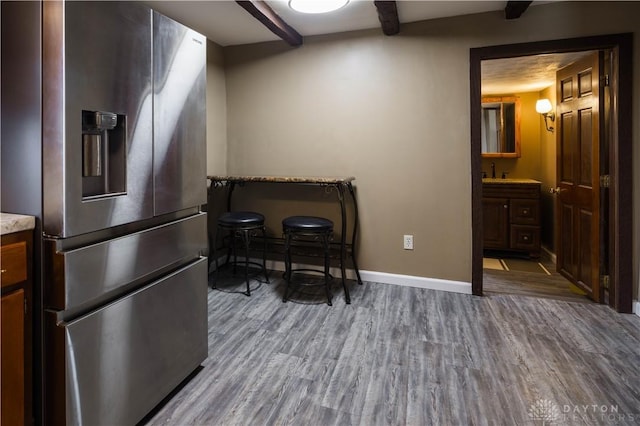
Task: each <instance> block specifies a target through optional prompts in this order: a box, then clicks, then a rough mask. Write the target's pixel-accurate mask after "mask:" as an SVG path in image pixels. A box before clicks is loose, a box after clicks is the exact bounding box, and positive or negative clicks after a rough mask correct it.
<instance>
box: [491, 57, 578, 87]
mask: <svg viewBox="0 0 640 426" xmlns="http://www.w3.org/2000/svg"><path fill="white" fill-rule="evenodd" d="M588 54H589V52H571V53H553V54H546V55H535V56H521V57H518V58H506V59H492V60H485V61H482V64H481V66H482V71H481V72H482V94H483V95H498V94H505V93H525V92H539V91H540V90H543V89H546V88H547V87H550V86H552V85H554V84H555V82H556V71H557V70H559V69H560V68H563V67H565V66H567V65H569V64H571V63H572V62H575V61H577V60H578V59H579V58H581V57H583V56H585V55H588Z"/></svg>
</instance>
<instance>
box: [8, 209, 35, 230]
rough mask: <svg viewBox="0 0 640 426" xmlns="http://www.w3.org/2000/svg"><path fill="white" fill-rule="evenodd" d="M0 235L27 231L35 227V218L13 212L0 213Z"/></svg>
mask: <svg viewBox="0 0 640 426" xmlns="http://www.w3.org/2000/svg"><path fill="white" fill-rule="evenodd" d="M0 219H1V221H0V231H1V232H0V235H6V234H12V233H14V232H20V231H27V230H30V229H33V228H35V226H36V218H35V217H33V216H25V215H21V214H13V213H0Z"/></svg>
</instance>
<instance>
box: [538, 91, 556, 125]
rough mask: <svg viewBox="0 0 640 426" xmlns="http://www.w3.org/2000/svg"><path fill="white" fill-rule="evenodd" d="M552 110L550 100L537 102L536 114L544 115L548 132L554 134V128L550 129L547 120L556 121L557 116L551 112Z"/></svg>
mask: <svg viewBox="0 0 640 426" xmlns="http://www.w3.org/2000/svg"><path fill="white" fill-rule="evenodd" d="M552 109H553V107H552V106H551V101H550V100H549V99H538V100H537V101H536V112H537V113H538V114H542V116H543V117H544V125H545V127H546V128H547V131H548V132H553V127H549V123H548V122H547V118H548V119H550V120H551V121H555V120H556V114H555V113H553V112H552V111H551V110H552Z"/></svg>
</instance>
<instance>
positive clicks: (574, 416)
mask: <svg viewBox="0 0 640 426" xmlns="http://www.w3.org/2000/svg"><path fill="white" fill-rule="evenodd" d="M528 414H529V418H530V419H531V420H533V421H535V422H536V424H542V425H545V426H546V425H552V424H565V423H576V422H585V423H592V422H596V423H611V422H619V421H626V422H640V413H635V414H628V413H620V409H619V407H618V406H617V405H603V404H564V405H559V404H556V403H555V402H554V401H552V400H549V399H538V400H536V401H535V402H534V403H533V404H531V406H530V407H529V413H528Z"/></svg>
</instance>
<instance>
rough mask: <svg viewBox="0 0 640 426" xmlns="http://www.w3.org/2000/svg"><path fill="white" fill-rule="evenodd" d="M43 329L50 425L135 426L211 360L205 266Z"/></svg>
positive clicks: (187, 269) (48, 320) (189, 268)
mask: <svg viewBox="0 0 640 426" xmlns="http://www.w3.org/2000/svg"><path fill="white" fill-rule="evenodd" d="M45 330H46V331H45V332H46V336H45V354H46V359H45V362H46V369H45V371H47V373H48V374H47V377H46V384H45V422H44V423H45V424H68V425H75V424H86V425H126V424H129V425H133V424H135V423H136V422H138V421H140V420H141V419H142V418H143V417H144V416H145V415H146V414H147V413H148V412H149V411H150V410H151V409H153V407H155V406H156V405H157V404H158V403H159V402H160V401H161V400H162V399H163V398H164V397H166V396H167V395H168V394H169V392H170V391H171V390H172V389H174V388H175V387H176V386H177V385H178V384H179V383H180V382H181V381H182V380H183V379H184V378H185V377H187V376H188V375H189V373H191V372H192V371H193V370H194V369H195V368H196V367H197V366H198V365H199V364H200V363H201V362H202V361H203V360H204V359H206V357H207V269H206V259H200V260H198V261H196V262H194V263H193V264H190V265H189V266H187V267H185V268H182V269H180V270H178V271H176V272H174V273H172V274H171V275H169V276H167V277H165V278H162V279H160V280H158V281H155V282H153V283H152V284H150V285H149V286H146V287H144V288H142V289H141V290H139V291H136V292H135V293H133V294H131V295H129V296H127V297H125V298H123V299H121V300H119V301H117V302H114V303H112V304H110V305H107V306H105V307H104V308H102V309H99V310H98V311H95V312H93V313H91V314H88V315H86V316H84V317H81V318H79V319H77V320H75V321H72V322H70V323H66V324H65V323H61V324H56V323H55V313H51V315H50V316H48V317H47V318H45ZM63 367H64V368H63Z"/></svg>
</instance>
